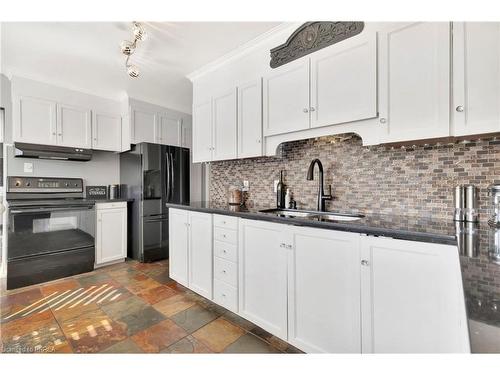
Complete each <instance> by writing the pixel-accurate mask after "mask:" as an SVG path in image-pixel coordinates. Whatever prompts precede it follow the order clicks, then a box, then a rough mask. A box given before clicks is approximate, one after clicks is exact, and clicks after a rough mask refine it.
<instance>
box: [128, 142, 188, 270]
mask: <svg viewBox="0 0 500 375" xmlns="http://www.w3.org/2000/svg"><path fill="white" fill-rule="evenodd" d="M189 168H190V158H189V149H187V148H181V147H174V146H164V145H158V144H152V143H139V144H137V145H135V146H133V147H132V150H130V151H128V152H125V153H122V154H120V180H121V194H122V197H124V198H133V199H134V201H133V203H132V204H131V212H130V213H129V221H130V222H129V227H130V228H131V238H130V241H129V246H128V249H129V254H128V256H129V257H131V258H133V259H136V260H139V261H141V262H152V261H155V260H160V259H166V258H168V209H167V207H166V206H165V203H167V202H169V203H180V204H187V203H189Z"/></svg>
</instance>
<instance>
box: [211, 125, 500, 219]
mask: <svg viewBox="0 0 500 375" xmlns="http://www.w3.org/2000/svg"><path fill="white" fill-rule="evenodd" d="M314 158H319V159H320V160H321V162H322V163H323V168H324V177H325V191H326V192H328V188H327V187H328V185H329V184H331V185H332V194H333V195H334V196H335V197H336V198H335V200H333V201H331V202H327V209H328V210H335V211H344V212H353V211H354V212H362V213H366V214H369V213H372V212H376V213H387V214H396V215H409V216H416V215H423V216H433V217H437V218H441V217H442V218H445V219H450V218H451V217H452V215H453V209H454V208H453V187H454V186H455V185H457V184H464V183H472V184H475V185H476V186H478V187H479V189H480V194H479V195H480V198H479V208H480V210H479V212H480V220H481V221H483V220H487V210H488V205H489V200H488V195H487V194H488V193H487V187H488V185H490V184H492V183H499V182H500V141H497V140H496V139H486V140H480V141H474V142H467V143H463V142H462V143H455V144H443V145H439V144H436V145H430V146H423V145H422V146H413V147H406V148H397V149H391V148H388V147H386V146H370V147H363V146H362V143H361V139H360V138H359V137H357V136H355V135H349V134H346V135H342V136H335V137H321V138H316V139H308V140H302V141H294V142H289V143H285V144H283V145H282V146H281V151H280V152H279V156H276V157H260V158H252V159H242V160H229V161H220V162H213V163H212V164H211V179H210V199H211V200H213V201H217V202H220V203H224V202H226V199H227V190H228V188H229V187H230V186H240V185H241V184H242V181H243V180H248V181H249V182H250V191H249V192H248V195H247V204H248V205H249V206H253V205H258V206H269V207H274V206H275V205H276V196H275V193H274V192H273V180H275V179H278V178H279V171H280V170H284V171H285V173H284V176H285V177H284V179H285V184H286V185H287V187H288V188H289V189H290V190H291V192H292V195H293V198H294V199H295V200H296V201H297V205H298V208H309V209H314V208H315V207H316V197H317V190H318V172H317V169H316V172H315V179H314V181H307V180H306V174H307V170H308V168H309V164H310V162H311V161H312V160H313V159H314Z"/></svg>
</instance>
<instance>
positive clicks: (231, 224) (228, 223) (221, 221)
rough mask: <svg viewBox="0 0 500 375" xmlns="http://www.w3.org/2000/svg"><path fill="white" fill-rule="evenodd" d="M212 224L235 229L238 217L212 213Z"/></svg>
mask: <svg viewBox="0 0 500 375" xmlns="http://www.w3.org/2000/svg"><path fill="white" fill-rule="evenodd" d="M214 226H216V227H221V228H227V229H233V230H236V229H237V228H238V218H237V217H234V216H226V215H214Z"/></svg>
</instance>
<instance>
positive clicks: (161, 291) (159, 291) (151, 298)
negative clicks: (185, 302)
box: [137, 285, 177, 305]
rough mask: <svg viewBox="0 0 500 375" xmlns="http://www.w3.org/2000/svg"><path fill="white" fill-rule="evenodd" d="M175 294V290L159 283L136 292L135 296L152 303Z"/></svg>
mask: <svg viewBox="0 0 500 375" xmlns="http://www.w3.org/2000/svg"><path fill="white" fill-rule="evenodd" d="M175 294H177V292H176V291H175V290H173V289H170V288H169V287H167V286H164V285H160V286H157V287H154V288H150V289H145V290H143V291H141V292H139V293H137V297H140V298H142V299H143V300H145V301H146V302H147V303H149V304H151V305H154V304H155V303H158V302H160V301H161V300H163V299H165V298H169V297H172V296H174V295H175Z"/></svg>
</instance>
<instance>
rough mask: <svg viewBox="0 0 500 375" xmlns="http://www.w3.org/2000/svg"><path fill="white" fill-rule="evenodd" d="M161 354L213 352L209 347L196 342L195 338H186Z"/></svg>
mask: <svg viewBox="0 0 500 375" xmlns="http://www.w3.org/2000/svg"><path fill="white" fill-rule="evenodd" d="M160 353H172V354H201V353H212V351H211V350H210V349H209V348H208V347H207V346H205V345H203V344H202V343H201V342H199V341H198V340H196V339H195V338H194V337H193V336H186V337H184V338H183V339H182V340H179V341H177V342H176V343H175V344H172V345H170V346H169V347H168V348H166V349H164V350H162V351H161V352H160Z"/></svg>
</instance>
